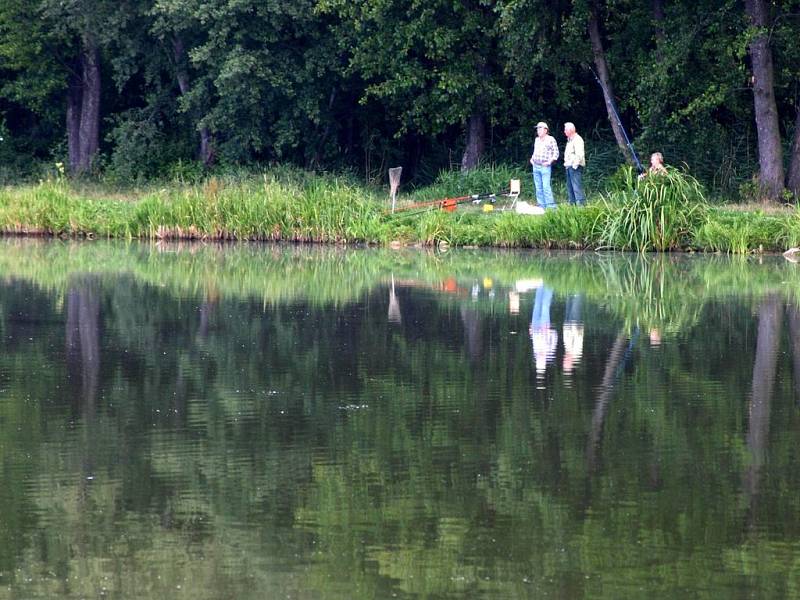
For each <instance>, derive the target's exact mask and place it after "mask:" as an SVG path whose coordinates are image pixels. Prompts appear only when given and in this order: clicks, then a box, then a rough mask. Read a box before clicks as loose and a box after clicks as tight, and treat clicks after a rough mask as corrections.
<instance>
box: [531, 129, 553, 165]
mask: <svg viewBox="0 0 800 600" xmlns="http://www.w3.org/2000/svg"><path fill="white" fill-rule="evenodd" d="M531 158H533V164H535V165H549V164H550V163H553V162H555V161H556V160H558V144H556V138H554V137H553V136H552V135H546V136H544V138H540V137H537V138H536V141H535V142H534V144H533V156H532V157H531Z"/></svg>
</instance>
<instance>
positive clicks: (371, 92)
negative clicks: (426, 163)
mask: <svg viewBox="0 0 800 600" xmlns="http://www.w3.org/2000/svg"><path fill="white" fill-rule="evenodd" d="M321 7H322V9H323V10H325V11H327V12H331V13H333V14H336V15H338V16H339V18H340V19H342V23H343V25H342V26H343V29H344V31H345V35H344V36H343V39H344V40H345V43H346V44H347V45H349V46H350V48H351V52H350V60H349V62H350V67H351V69H352V70H353V72H355V73H357V74H358V75H359V76H360V77H362V78H363V79H364V81H365V82H366V89H365V92H364V96H363V97H362V102H366V101H367V100H368V99H377V100H379V101H380V102H382V103H383V105H384V106H385V107H386V109H388V113H389V116H390V118H392V119H396V121H397V124H396V125H395V126H394V127H393V128H392V129H394V133H395V135H402V134H404V133H407V132H411V131H417V132H420V133H423V134H427V135H434V136H435V135H439V134H442V133H445V132H446V131H447V130H448V129H449V128H451V127H459V128H462V130H463V131H464V132H465V144H464V146H465V149H464V152H463V154H462V158H461V168H462V169H463V170H469V169H472V168H474V167H476V166H477V165H478V164H479V162H480V161H481V159H482V157H483V155H484V153H485V150H486V145H487V127H488V125H489V124H490V123H491V122H492V121H493V120H494V119H496V118H498V117H499V116H500V115H502V114H503V108H504V105H505V102H504V97H505V94H504V92H503V88H504V87H505V86H504V85H503V84H502V82H503V80H504V77H503V68H502V65H501V64H499V62H498V58H497V47H498V37H497V27H496V25H497V17H496V14H495V11H493V10H492V6H491V4H490V3H488V2H486V1H484V0H470V1H468V2H456V3H453V2H447V1H445V0H435V1H433V2H421V1H419V0H415V1H413V2H411V3H410V6H405V5H403V4H400V3H391V2H382V1H380V0H368V1H366V2H362V3H353V2H348V1H347V0H324V1H323V2H321Z"/></svg>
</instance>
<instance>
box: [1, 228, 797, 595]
mask: <svg viewBox="0 0 800 600" xmlns="http://www.w3.org/2000/svg"><path fill="white" fill-rule="evenodd" d="M799 268H800V265H795V264H792V263H789V262H787V261H784V260H783V259H782V258H780V257H763V258H752V257H751V258H727V257H718V256H717V257H699V256H644V257H642V256H630V255H620V254H565V253H555V254H554V253H534V252H499V251H477V250H458V251H450V252H447V253H444V254H441V253H433V252H426V251H421V250H402V251H391V250H374V249H355V250H354V249H349V250H347V249H340V248H317V247H313V248H309V247H288V246H284V247H274V246H255V245H253V246H250V245H237V246H204V245H172V244H158V245H149V244H111V243H104V242H103V243H101V242H91V243H66V242H58V241H56V242H52V241H51V242H42V241H21V240H2V241H0V273H1V274H2V275H0V472H1V473H2V487H0V598H126V599H127V598H137V599H150V598H191V599H205V598H208V599H223V598H230V599H237V600H239V599H251V598H252V599H256V598H258V599H261V598H298V599H306V598H322V599H328V598H332V599H339V598H341V599H354V598H365V599H367V598H369V599H371V598H528V597H530V598H568V599H573V598H592V599H596V598H645V597H646V598H649V599H653V598H681V597H685V598H689V597H692V598H699V597H702V598H726V599H730V598H754V597H757V598H788V597H800V560H798V559H799V558H800V519H799V518H798V515H800V444H798V437H799V436H800V404H798V402H799V401H800V308H798V307H800V304H798V299H800V293H799V292H800V270H799Z"/></svg>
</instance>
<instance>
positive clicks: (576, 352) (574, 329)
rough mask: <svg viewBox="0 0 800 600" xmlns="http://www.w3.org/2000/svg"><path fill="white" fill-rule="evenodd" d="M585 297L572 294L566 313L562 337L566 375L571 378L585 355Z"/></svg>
mask: <svg viewBox="0 0 800 600" xmlns="http://www.w3.org/2000/svg"><path fill="white" fill-rule="evenodd" d="M582 305H583V296H582V295H581V294H570V296H569V297H568V298H567V307H566V309H565V311H564V326H563V328H562V337H563V338H564V360H563V369H564V374H565V375H567V376H569V375H571V374H572V371H573V369H574V368H575V367H576V366H577V365H578V364H579V363H580V361H581V356H582V354H583V320H582V318H581V307H582Z"/></svg>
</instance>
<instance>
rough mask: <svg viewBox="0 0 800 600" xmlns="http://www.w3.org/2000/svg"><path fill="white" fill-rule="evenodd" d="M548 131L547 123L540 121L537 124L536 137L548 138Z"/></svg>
mask: <svg viewBox="0 0 800 600" xmlns="http://www.w3.org/2000/svg"><path fill="white" fill-rule="evenodd" d="M548 131H549V129H548V127H547V123H545V122H544V121H539V122H538V123H537V124H536V135H537V136H539V137H540V138H541V137H544V136H546V135H547V132H548Z"/></svg>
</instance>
